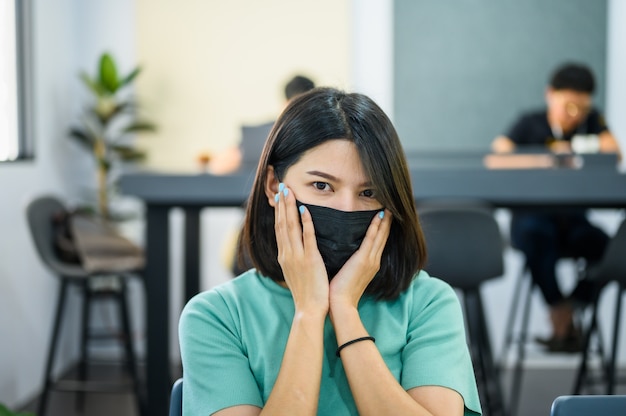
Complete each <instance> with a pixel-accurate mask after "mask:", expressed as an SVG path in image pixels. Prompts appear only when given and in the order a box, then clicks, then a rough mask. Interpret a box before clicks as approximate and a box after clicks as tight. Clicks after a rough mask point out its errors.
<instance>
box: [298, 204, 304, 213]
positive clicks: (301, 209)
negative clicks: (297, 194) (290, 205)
mask: <svg viewBox="0 0 626 416" xmlns="http://www.w3.org/2000/svg"><path fill="white" fill-rule="evenodd" d="M298 211H300V214H304V205H300V206H299V207H298Z"/></svg>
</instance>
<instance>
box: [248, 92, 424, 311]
mask: <svg viewBox="0 0 626 416" xmlns="http://www.w3.org/2000/svg"><path fill="white" fill-rule="evenodd" d="M336 139H345V140H349V141H351V142H353V143H354V144H355V145H356V148H357V150H358V152H359V156H360V158H361V162H362V164H363V168H364V169H365V172H366V174H367V175H368V176H369V178H370V180H371V182H372V185H373V187H374V189H376V198H377V200H378V201H379V202H380V203H381V204H382V205H383V206H384V207H385V208H387V209H388V210H389V211H390V212H391V213H392V214H393V222H392V225H391V231H390V234H389V239H388V240H387V244H386V246H385V249H384V251H383V255H382V258H381V265H380V269H379V271H378V273H377V274H376V276H375V277H374V279H373V280H372V282H370V284H369V286H368V287H367V289H366V293H369V294H371V295H374V296H375V297H377V298H378V299H394V298H396V297H397V296H398V295H400V293H402V292H403V291H404V290H406V289H407V288H408V287H409V285H410V283H411V281H412V280H413V278H414V276H415V275H416V273H417V272H418V271H419V270H420V269H421V268H422V267H423V265H424V263H425V261H426V246H425V242H424V236H423V233H422V230H421V228H420V226H419V222H418V219H417V213H416V208H415V201H414V198H413V189H412V187H411V179H410V175H409V170H408V168H407V163H406V158H405V156H404V151H403V150H402V146H401V144H400V140H399V138H398V134H397V132H396V130H395V128H394V127H393V125H392V123H391V121H390V120H389V118H388V117H387V116H386V114H385V113H384V112H383V111H382V109H381V108H380V107H379V106H378V105H377V104H376V103H374V101H372V100H371V99H370V98H368V97H367V96H365V95H362V94H354V93H353V94H348V93H345V92H342V91H340V90H337V89H334V88H315V89H313V90H311V91H309V92H306V93H304V94H302V95H299V96H297V97H296V98H294V99H293V100H292V101H291V102H290V103H289V104H288V106H287V107H286V108H285V110H284V111H283V113H282V114H281V115H280V117H279V118H278V120H277V121H276V123H275V124H274V127H273V129H272V131H271V132H270V135H269V137H268V140H267V142H266V143H265V147H264V148H263V153H262V155H261V160H260V161H259V165H258V167H257V171H256V177H255V181H254V184H253V187H252V192H251V194H250V197H249V199H248V203H247V209H246V217H245V220H244V225H243V231H242V235H241V241H240V242H241V250H239V260H240V261H241V260H242V259H243V258H245V257H249V258H250V259H251V260H252V263H253V264H254V266H255V267H256V268H257V270H258V271H259V272H260V273H261V274H262V275H264V276H268V277H270V278H271V279H273V280H275V281H284V276H283V272H282V269H281V268H280V265H279V264H278V260H277V257H278V248H277V244H276V235H275V231H274V208H273V207H272V206H270V204H269V202H268V201H267V196H266V194H265V184H266V182H267V175H268V166H273V168H274V172H275V175H276V177H277V178H279V179H280V178H284V177H285V173H286V171H287V169H289V167H290V166H292V165H293V164H294V163H296V162H297V161H298V160H299V159H300V157H301V156H302V155H303V154H304V153H306V152H307V151H308V150H310V149H312V148H314V147H316V146H318V145H320V144H322V143H324V142H326V141H328V140H336Z"/></svg>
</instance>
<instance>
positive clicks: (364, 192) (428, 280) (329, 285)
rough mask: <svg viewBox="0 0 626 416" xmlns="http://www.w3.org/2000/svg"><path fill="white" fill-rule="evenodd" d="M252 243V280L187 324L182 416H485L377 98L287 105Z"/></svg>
mask: <svg viewBox="0 0 626 416" xmlns="http://www.w3.org/2000/svg"><path fill="white" fill-rule="evenodd" d="M242 242H243V249H244V250H245V254H246V255H247V256H249V257H250V258H251V259H252V261H253V262H254V264H255V266H256V268H255V269H252V270H249V271H248V272H246V273H244V274H242V275H241V276H239V277H237V278H236V279H234V280H232V281H230V282H228V283H226V284H223V285H221V286H218V287H215V288H213V289H212V290H209V291H207V292H203V293H201V294H198V295H197V296H196V297H194V298H193V299H192V300H191V301H190V302H189V303H188V304H187V305H186V307H185V309H184V311H183V314H182V316H181V320H180V327H179V331H180V344H181V354H182V360H183V374H184V375H183V378H184V392H183V400H184V402H183V412H184V414H185V415H211V414H215V415H224V416H229V415H235V416H236V415H264V414H268V415H283V414H284V415H316V414H318V415H332V416H340V415H354V414H360V415H376V416H380V415H446V416H448V415H462V414H480V411H481V410H480V404H479V399H478V393H477V389H476V383H475V379H474V373H473V370H472V364H471V361H470V356H469V353H468V349H467V345H466V339H465V331H464V327H463V316H462V312H461V308H460V306H459V302H458V300H457V297H456V295H455V293H454V291H453V290H452V288H451V287H450V286H449V285H447V284H446V283H444V282H443V281H441V280H438V279H436V278H433V277H430V276H428V275H427V274H426V273H425V272H423V271H421V270H420V269H421V268H422V266H423V264H424V261H425V256H426V250H425V243H424V239H423V235H422V232H421V229H420V227H419V222H418V219H417V214H416V211H415V204H414V200H413V195H412V188H411V183H410V177H409V172H408V169H407V165H406V160H405V157H404V153H403V150H402V147H401V145H400V141H399V139H398V136H397V133H396V131H395V129H394V128H393V126H392V124H391V122H390V120H389V119H388V117H387V116H386V115H385V114H384V112H383V111H382V110H381V109H380V108H379V107H378V106H377V105H376V104H375V103H374V102H373V101H372V100H371V99H369V98H368V97H366V96H364V95H360V94H346V93H344V92H341V91H338V90H335V89H330V88H318V89H315V90H313V91H311V92H308V93H306V94H303V95H302V96H300V97H298V98H296V99H294V100H293V101H292V102H291V103H290V104H289V105H288V107H287V108H286V109H285V111H284V112H283V113H282V115H281V116H280V117H279V119H278V120H277V122H276V124H275V126H274V128H273V130H272V133H271V134H270V137H269V139H268V142H267V143H266V145H265V148H264V151H263V155H262V158H261V161H260V163H259V167H258V170H257V174H256V179H255V183H254V186H253V189H252V192H251V195H250V199H249V201H248V205H247V212H246V219H245V223H244V229H243V234H242Z"/></svg>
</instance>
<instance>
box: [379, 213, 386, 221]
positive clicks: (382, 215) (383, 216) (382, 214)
mask: <svg viewBox="0 0 626 416" xmlns="http://www.w3.org/2000/svg"><path fill="white" fill-rule="evenodd" d="M378 218H380V219H381V220H382V219H383V218H385V211H380V212H379V213H378Z"/></svg>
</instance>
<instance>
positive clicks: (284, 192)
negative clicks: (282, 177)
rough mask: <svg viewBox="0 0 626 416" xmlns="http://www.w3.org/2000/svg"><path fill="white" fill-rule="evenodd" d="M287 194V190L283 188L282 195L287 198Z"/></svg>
mask: <svg viewBox="0 0 626 416" xmlns="http://www.w3.org/2000/svg"><path fill="white" fill-rule="evenodd" d="M288 194H289V189H287V188H285V189H283V195H285V196H287V195H288Z"/></svg>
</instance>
